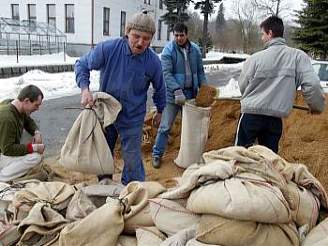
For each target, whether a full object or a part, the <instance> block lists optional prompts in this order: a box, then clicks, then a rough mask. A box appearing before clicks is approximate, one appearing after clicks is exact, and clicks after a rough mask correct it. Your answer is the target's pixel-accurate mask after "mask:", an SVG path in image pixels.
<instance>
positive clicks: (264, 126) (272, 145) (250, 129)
mask: <svg viewBox="0 0 328 246" xmlns="http://www.w3.org/2000/svg"><path fill="white" fill-rule="evenodd" d="M281 134H282V120H281V118H278V117H273V116H266V115H259V114H245V113H244V114H241V115H240V118H239V122H238V127H237V133H236V140H235V145H237V146H244V147H249V146H251V145H253V144H255V141H256V139H257V142H258V144H260V145H263V146H266V147H268V148H269V149H271V150H272V151H274V152H275V153H278V147H279V140H280V137H281Z"/></svg>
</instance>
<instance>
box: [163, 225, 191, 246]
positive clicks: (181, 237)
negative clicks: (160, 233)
mask: <svg viewBox="0 0 328 246" xmlns="http://www.w3.org/2000/svg"><path fill="white" fill-rule="evenodd" d="M195 237H196V224H195V225H192V226H190V227H188V228H186V229H183V230H181V231H179V232H177V233H176V234H174V235H173V236H171V237H169V238H167V239H166V240H165V241H164V242H162V243H161V245H160V246H185V245H186V244H187V242H188V241H190V240H191V239H193V238H195Z"/></svg>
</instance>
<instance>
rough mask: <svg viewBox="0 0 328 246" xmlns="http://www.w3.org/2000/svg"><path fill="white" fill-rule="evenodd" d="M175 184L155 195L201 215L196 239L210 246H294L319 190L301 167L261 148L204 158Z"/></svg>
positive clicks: (322, 197) (323, 198)
mask: <svg viewBox="0 0 328 246" xmlns="http://www.w3.org/2000/svg"><path fill="white" fill-rule="evenodd" d="M203 159H204V162H205V163H204V164H203V163H202V164H194V165H192V166H190V167H189V168H187V169H186V171H185V172H184V174H183V176H182V178H181V180H180V185H179V186H178V187H176V188H175V189H172V190H170V191H167V192H165V193H163V194H161V195H160V197H161V198H163V199H182V198H185V199H187V204H186V209H187V210H188V211H190V212H191V213H196V214H199V215H200V216H201V218H200V221H199V222H198V223H196V224H197V227H196V236H195V238H196V240H198V241H199V242H202V243H207V244H214V245H220V244H222V245H277V244H278V243H280V244H281V245H299V243H300V240H301V239H303V236H304V235H305V234H306V233H307V232H308V231H309V230H311V229H312V228H313V226H314V225H315V223H316V221H317V219H318V211H319V208H320V205H322V206H324V207H325V208H327V201H328V199H327V194H326V192H325V190H324V189H323V187H322V185H321V184H320V183H319V182H318V180H317V179H316V178H314V177H313V176H312V175H311V174H310V173H309V171H308V170H307V168H306V167H305V166H304V165H302V164H291V163H288V162H287V161H285V160H284V159H282V158H281V157H279V156H278V155H276V154H275V153H273V152H272V151H271V150H269V149H267V148H265V147H263V146H253V147H251V148H249V149H246V148H243V147H229V148H224V149H220V150H215V151H210V152H208V153H204V155H203Z"/></svg>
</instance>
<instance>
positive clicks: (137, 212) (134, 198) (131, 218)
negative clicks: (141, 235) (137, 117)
mask: <svg viewBox="0 0 328 246" xmlns="http://www.w3.org/2000/svg"><path fill="white" fill-rule="evenodd" d="M164 191H166V189H165V188H164V187H163V186H162V185H161V184H160V183H158V182H153V181H150V182H137V181H134V182H130V183H129V184H128V185H127V186H126V188H125V189H123V190H122V192H121V194H120V198H121V199H122V198H124V199H126V200H127V201H128V206H129V208H130V211H129V212H128V213H126V214H125V215H124V233H127V234H135V232H136V229H137V228H139V227H150V226H154V222H153V220H152V217H151V211H150V207H149V204H148V199H150V198H154V197H156V196H157V195H158V194H160V193H162V192H164Z"/></svg>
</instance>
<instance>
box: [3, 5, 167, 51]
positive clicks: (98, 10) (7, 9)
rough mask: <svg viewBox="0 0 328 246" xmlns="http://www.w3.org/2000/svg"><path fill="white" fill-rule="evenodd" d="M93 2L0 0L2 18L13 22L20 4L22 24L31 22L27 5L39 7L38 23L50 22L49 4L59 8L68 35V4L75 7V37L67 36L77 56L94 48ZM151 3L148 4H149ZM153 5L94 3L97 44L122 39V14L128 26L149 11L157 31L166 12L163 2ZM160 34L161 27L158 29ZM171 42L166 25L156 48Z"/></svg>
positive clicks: (155, 42)
mask: <svg viewBox="0 0 328 246" xmlns="http://www.w3.org/2000/svg"><path fill="white" fill-rule="evenodd" d="M91 3H92V0H0V16H1V17H6V18H11V4H19V15H20V20H27V19H28V16H27V4H36V16H37V21H40V22H47V7H46V5H47V4H55V5H56V26H57V28H58V29H59V30H61V31H62V32H65V4H74V29H75V33H65V34H66V35H67V42H68V45H67V47H68V49H69V50H68V51H70V50H71V49H73V50H74V52H73V53H74V54H76V53H79V51H80V53H81V52H83V53H84V52H85V51H86V50H88V49H89V48H90V46H91V42H92V38H91V30H92V27H91V25H92V24H91V23H92V19H91V18H92V13H91V10H92V8H91ZM147 3H148V0H147ZM150 3H151V4H150V5H149V4H144V0H94V36H93V42H94V44H97V43H98V42H101V41H103V40H106V39H109V38H115V37H119V36H120V24H121V23H120V22H121V11H125V12H126V18H127V20H126V22H128V20H129V19H130V18H131V16H132V15H133V14H135V13H137V12H138V11H141V10H142V9H147V10H149V13H150V14H151V15H152V16H153V17H154V19H155V23H156V27H157V25H158V20H159V18H160V16H161V15H163V14H164V12H165V5H163V8H164V9H163V10H161V9H159V0H150ZM104 7H107V8H110V24H109V35H108V36H107V35H105V36H104V35H103V8H104ZM156 29H157V30H158V27H157V28H156ZM166 42H167V26H166V25H165V24H164V23H163V24H162V31H161V40H157V33H156V34H155V35H154V38H153V42H152V46H154V47H163V46H164V45H165V43H166Z"/></svg>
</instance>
